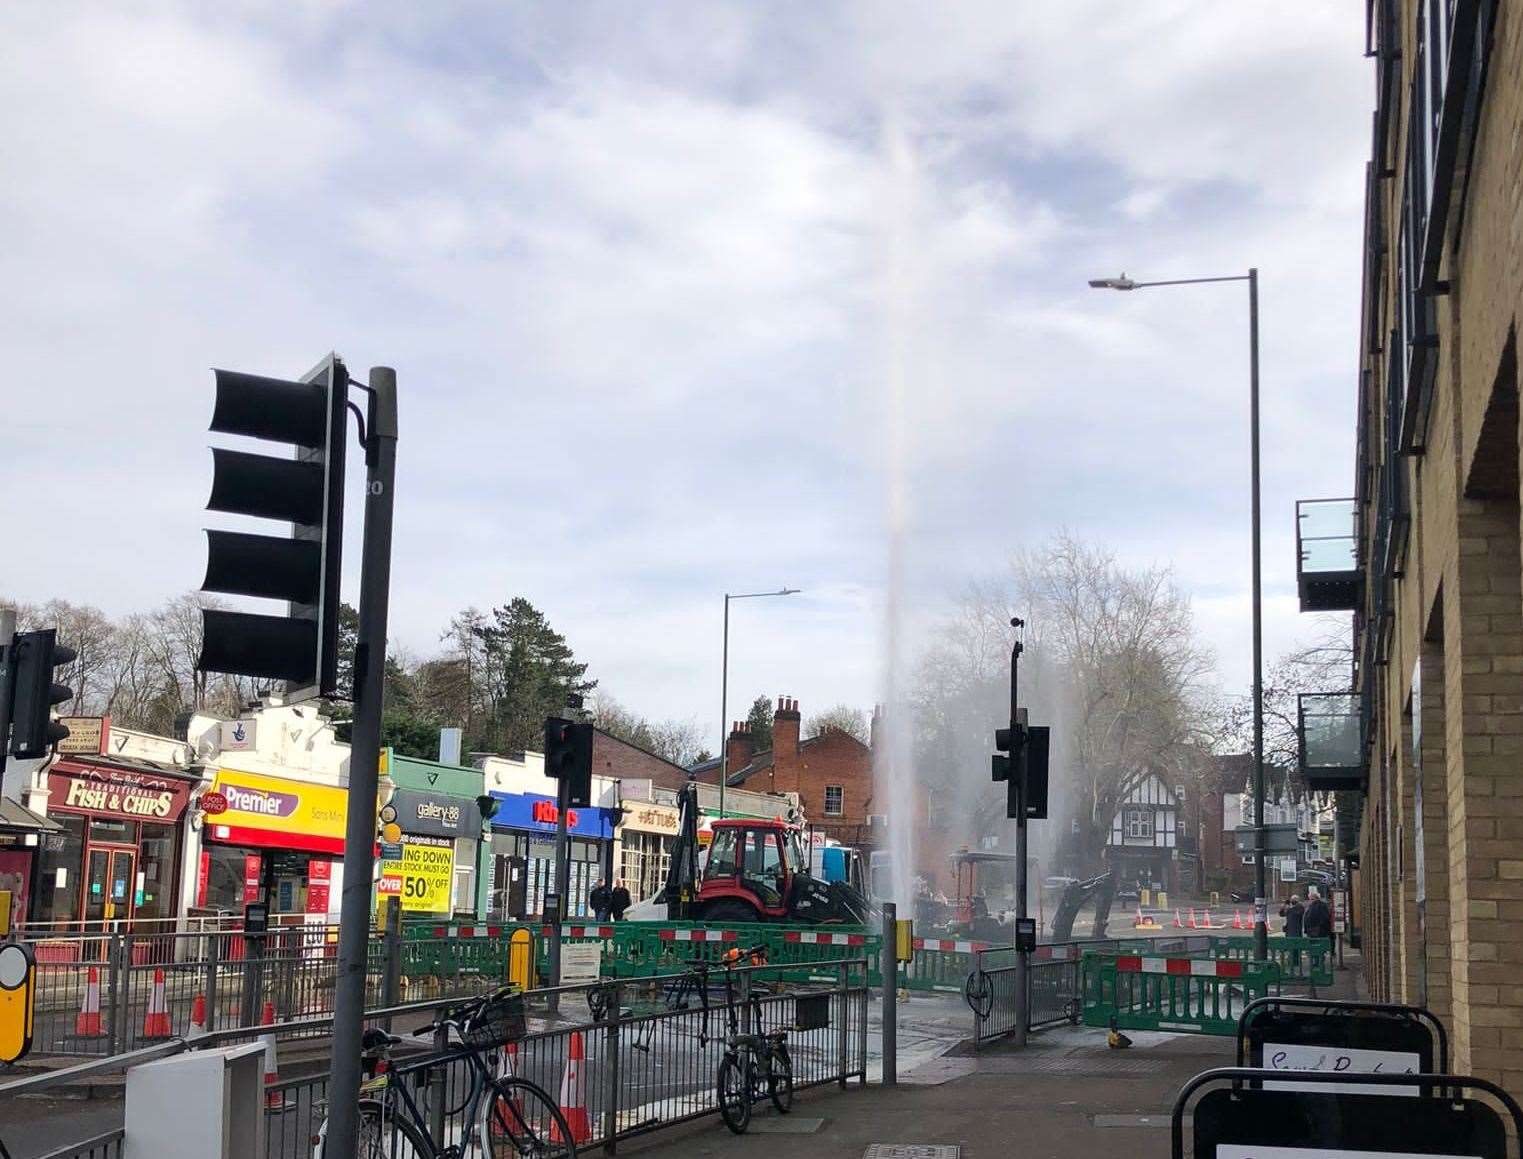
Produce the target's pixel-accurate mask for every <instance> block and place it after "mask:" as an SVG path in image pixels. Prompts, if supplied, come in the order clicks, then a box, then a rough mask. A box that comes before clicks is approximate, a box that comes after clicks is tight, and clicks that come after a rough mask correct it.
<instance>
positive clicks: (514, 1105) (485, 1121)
mask: <svg viewBox="0 0 1523 1159" xmlns="http://www.w3.org/2000/svg"><path fill="white" fill-rule="evenodd" d="M481 1141H482V1149H483V1151H484V1152H485V1153H486V1154H487V1155H489V1156H491V1159H510V1157H511V1156H517V1155H528V1156H533V1157H534V1159H576V1135H575V1133H574V1132H573V1131H572V1129H571V1126H570V1125H569V1124H568V1123H567V1122H566V1116H565V1115H563V1114H561V1110H560V1108H559V1107H557V1106H556V1105H555V1100H554V1099H552V1098H551V1097H550V1096H549V1095H548V1094H546V1093H545V1092H544V1091H543V1090H542V1089H540V1088H539V1087H537V1086H535V1085H534V1084H533V1083H531V1082H530V1081H529V1080H528V1079H520V1078H506V1079H497V1080H496V1081H495V1082H493V1083H492V1089H491V1093H490V1096H489V1097H488V1098H487V1100H486V1107H485V1109H484V1110H483V1111H482V1114H481Z"/></svg>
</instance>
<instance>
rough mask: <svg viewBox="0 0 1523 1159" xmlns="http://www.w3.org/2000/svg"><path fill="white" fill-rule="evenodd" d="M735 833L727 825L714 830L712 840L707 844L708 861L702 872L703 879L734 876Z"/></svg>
mask: <svg viewBox="0 0 1523 1159" xmlns="http://www.w3.org/2000/svg"><path fill="white" fill-rule="evenodd" d="M735 833H736V830H734V829H732V828H730V827H729V826H728V825H727V826H725V827H724V828H723V829H715V830H714V839H713V840H712V841H711V842H709V860H708V867H707V869H706V870H705V872H704V876H705V877H734V876H735Z"/></svg>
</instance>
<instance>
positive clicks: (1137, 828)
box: [1123, 809, 1153, 841]
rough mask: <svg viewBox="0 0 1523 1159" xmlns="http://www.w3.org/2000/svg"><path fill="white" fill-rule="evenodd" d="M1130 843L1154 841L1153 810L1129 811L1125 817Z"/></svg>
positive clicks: (1127, 836)
mask: <svg viewBox="0 0 1523 1159" xmlns="http://www.w3.org/2000/svg"><path fill="white" fill-rule="evenodd" d="M1123 821H1124V823H1125V826H1126V839H1127V840H1128V841H1151V840H1152V839H1153V811H1152V810H1151V809H1128V810H1127V811H1126V813H1125V815H1124V817H1123Z"/></svg>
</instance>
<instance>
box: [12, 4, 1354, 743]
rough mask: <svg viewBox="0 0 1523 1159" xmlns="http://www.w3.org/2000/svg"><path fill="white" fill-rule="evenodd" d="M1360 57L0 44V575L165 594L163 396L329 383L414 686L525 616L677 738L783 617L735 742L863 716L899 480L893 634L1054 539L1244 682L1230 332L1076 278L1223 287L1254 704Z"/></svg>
mask: <svg viewBox="0 0 1523 1159" xmlns="http://www.w3.org/2000/svg"><path fill="white" fill-rule="evenodd" d="M1361 36H1362V25H1361V24H1360V22H1359V20H1358V19H1357V16H1350V15H1349V14H1348V13H1346V12H1344V11H1342V10H1341V9H1338V8H1336V7H1334V6H1309V7H1308V6H1300V7H1298V8H1297V9H1296V10H1295V11H1291V10H1288V9H1286V10H1281V9H1277V8H1275V7H1273V6H1259V7H1251V6H1249V7H1245V6H1240V5H1218V4H1210V3H1205V2H1194V3H1186V2H1184V0H1171V2H1168V3H1161V4H1152V5H1147V6H1143V7H1141V8H1137V7H1133V8H1131V9H1125V8H1121V7H1118V6H1116V5H1113V4H1101V3H1099V2H1098V0H1086V2H1082V3H1080V2H1075V3H1070V4H1062V5H1033V6H1027V7H1026V8H1025V9H1023V11H1022V12H1021V13H1020V14H1019V16H1018V17H1017V16H1016V15H1015V14H1014V13H1013V12H1012V10H1011V9H1010V8H1009V6H1008V5H1005V4H995V3H969V4H958V5H933V4H929V3H925V4H920V3H915V4H900V5H892V6H884V5H879V4H866V3H850V2H842V3H836V4H825V5H817V6H812V7H811V8H810V9H808V10H807V11H804V10H800V9H783V8H772V7H766V6H757V5H750V4H741V3H729V4H726V3H711V4H682V5H665V4H655V5H647V6H640V7H639V8H638V9H636V8H632V7H631V6H628V5H623V4H616V3H589V4H586V5H577V6H562V5H551V4H540V5H533V4H531V5H520V6H513V7H511V8H506V9H505V8H502V7H500V6H497V5H483V4H475V3H451V4H445V3H441V4H435V5H427V6H412V5H396V4H392V5H384V4H383V5H354V4H338V3H332V4H330V3H317V2H313V3H305V4H300V5H282V6H279V7H277V8H268V7H265V6H262V5H241V4H240V5H227V6H217V7H216V8H210V9H209V8H205V7H204V6H196V5H179V4H170V3H164V4H156V5H152V6H150V7H147V8H144V9H142V10H140V11H137V10H135V11H134V14H132V15H131V16H128V15H126V14H124V13H123V12H122V11H121V10H120V9H118V8H117V7H116V6H110V5H104V4H100V5H78V6H69V7H67V8H62V9H57V8H51V9H46V10H43V9H37V8H30V9H29V8H26V7H24V6H23V7H16V8H12V9H9V10H7V11H6V12H4V13H3V14H0V100H4V102H5V105H6V107H7V108H9V109H11V110H13V115H12V116H11V117H9V118H7V119H6V120H5V122H4V123H3V124H0V150H3V152H4V155H5V157H6V159H7V171H8V174H9V175H10V179H9V180H8V181H7V182H6V183H4V185H3V186H0V212H3V213H4V214H5V216H6V218H7V221H8V223H9V224H10V226H11V228H10V229H9V230H8V235H9V236H10V237H11V238H12V239H13V244H11V245H9V246H8V247H7V249H6V250H5V251H4V252H0V285H4V286H5V287H6V291H5V301H4V305H5V307H6V309H5V311H4V312H3V314H0V348H4V349H5V350H6V351H7V358H6V367H5V370H6V376H7V381H8V382H9V383H11V384H13V385H12V387H10V388H9V389H8V391H7V396H8V397H7V408H6V412H5V413H6V421H7V433H8V435H10V436H11V437H10V439H9V443H10V445H11V446H12V447H13V456H12V457H11V458H10V459H8V460H7V461H6V463H5V464H4V465H3V466H0V493H3V494H6V495H7V496H11V497H12V501H11V502H10V503H8V504H7V505H6V507H5V509H4V512H3V521H4V522H3V531H4V532H5V539H6V540H7V541H8V542H23V543H32V542H38V541H39V540H40V541H42V542H48V543H51V544H53V545H54V546H53V548H52V549H51V550H43V551H28V552H22V553H8V557H7V564H6V574H5V575H4V576H3V577H0V578H3V584H4V586H5V587H6V588H7V589H9V590H15V591H16V592H18V594H21V595H23V596H25V597H27V598H32V599H43V598H47V597H49V596H52V595H55V594H56V595H60V596H64V597H67V598H70V599H75V600H84V601H89V602H95V603H98V604H101V605H103V606H105V607H107V608H108V609H109V610H112V611H116V612H122V611H127V610H131V609H133V608H139V607H144V606H148V605H151V604H153V603H155V602H157V601H159V600H160V599H162V598H163V597H165V596H167V595H169V594H171V593H174V592H176V591H179V590H183V589H186V588H189V587H192V586H194V585H195V583H196V582H197V581H198V580H199V578H200V575H201V570H202V566H203V557H202V551H203V545H202V544H203V541H202V538H201V535H200V530H199V529H200V528H201V527H202V526H204V525H205V524H206V523H207V522H208V518H207V516H206V515H205V514H204V513H203V512H202V511H201V507H202V505H203V503H204V499H205V495H206V492H207V481H208V476H209V470H208V457H207V455H206V451H205V447H206V445H207V443H208V442H210V441H211V440H210V438H209V436H208V435H207V434H206V432H205V429H204V427H205V420H206V417H207V415H208V414H209V410H210V405H209V404H210V376H209V375H208V374H207V369H208V368H209V367H211V366H213V365H218V366H234V367H238V368H243V369H249V370H254V371H259V372H264V373H273V374H280V373H297V372H299V371H300V370H302V369H304V368H305V367H307V366H308V365H310V364H311V363H312V362H313V361H314V360H315V359H316V358H317V357H318V356H319V355H320V354H321V353H322V352H323V351H326V350H328V349H338V350H340V351H341V352H343V353H344V354H345V355H346V356H347V357H348V358H349V359H350V362H351V367H352V368H354V369H356V370H357V371H359V372H361V373H362V372H363V368H364V367H365V366H367V365H370V364H372V363H386V364H389V365H394V366H396V367H397V369H398V372H399V376H400V382H401V389H402V400H401V406H402V422H403V429H402V439H401V443H400V445H399V482H398V512H397V531H396V561H395V567H394V585H393V592H394V594H393V601H392V616H393V625H394V629H395V633H396V635H397V636H398V638H399V639H400V640H401V641H402V642H403V643H405V644H406V645H407V646H408V647H409V648H411V649H413V650H414V651H418V652H427V651H428V650H429V649H430V648H431V647H432V646H433V644H434V640H435V638H436V636H437V633H438V631H439V629H440V628H441V627H442V625H443V624H444V622H445V621H446V620H447V619H448V617H449V615H450V614H451V613H452V612H453V611H454V610H456V609H458V608H460V607H462V606H464V605H466V604H477V605H480V606H486V605H490V604H492V603H496V602H501V601H503V600H505V599H507V598H508V597H510V596H511V595H514V594H519V593H522V594H525V595H527V596H529V597H530V598H531V599H533V600H535V601H536V602H537V603H539V604H540V605H541V606H542V607H544V608H545V610H546V611H547V613H548V614H549V615H550V617H551V620H552V622H553V623H555V624H556V625H557V627H559V628H560V629H561V630H563V631H565V632H566V633H567V634H568V636H569V637H570V638H571V641H572V643H573V645H574V646H575V647H576V648H577V650H578V651H579V652H581V653H583V654H585V655H586V656H587V657H588V658H589V659H591V660H592V661H593V663H594V669H595V674H596V675H599V676H600V677H601V678H602V679H603V680H604V682H605V684H606V685H607V686H608V687H609V688H610V690H611V691H613V692H614V693H615V694H616V695H618V697H619V698H620V700H621V701H623V702H625V703H627V704H629V705H630V706H631V707H634V708H636V709H638V710H639V711H642V712H646V713H649V714H651V715H655V716H663V717H664V716H677V717H686V716H694V715H696V716H699V717H700V718H703V719H706V718H707V717H708V716H709V715H713V714H714V713H715V712H716V711H717V705H716V704H713V703H711V702H712V701H713V700H714V687H715V686H716V685H717V683H718V671H717V670H718V643H717V639H716V636H717V633H718V608H719V606H720V598H721V596H722V593H723V592H724V591H725V590H726V589H727V588H728V589H730V590H738V589H742V588H753V587H763V588H765V587H770V586H773V585H777V584H782V583H789V584H792V585H794V586H799V587H804V588H805V589H806V595H805V596H803V597H795V598H793V599H791V600H789V601H778V604H779V606H776V607H773V606H767V607H765V609H763V608H761V607H758V608H757V609H755V615H754V616H751V615H750V614H749V613H748V616H747V621H748V622H747V623H746V625H745V626H744V633H743V635H742V634H738V635H737V640H736V649H735V652H734V657H733V660H734V670H733V671H732V687H733V688H735V689H737V690H739V691H737V692H736V694H735V699H736V700H737V701H738V700H739V699H740V698H741V697H742V694H743V693H744V695H745V698H746V699H749V697H750V696H754V695H755V693H756V692H759V691H767V692H769V693H771V694H774V695H776V694H777V693H779V692H783V691H786V692H788V693H789V694H792V695H797V696H798V697H799V698H800V699H801V701H803V702H804V704H805V706H806V711H807V709H808V705H810V704H816V705H822V704H830V703H835V702H838V701H841V700H846V701H850V702H854V703H859V704H865V703H868V702H870V701H871V700H872V699H874V698H875V696H877V695H878V694H879V692H880V690H881V670H882V669H881V640H882V636H883V633H882V614H883V606H884V584H885V579H886V574H887V566H888V545H887V539H886V536H887V502H886V494H887V486H888V480H889V478H890V477H892V476H893V473H894V472H895V471H896V470H897V471H900V472H902V475H901V476H900V477H901V478H902V479H903V482H904V485H905V489H906V501H907V517H908V533H909V541H908V554H907V573H906V578H907V585H908V591H907V593H906V598H907V599H908V601H909V605H910V615H911V616H912V618H914V620H915V622H916V623H922V622H924V621H925V620H926V619H927V618H929V617H932V616H934V613H935V609H936V608H937V607H938V606H940V603H941V601H942V600H944V599H945V597H946V596H947V595H949V594H951V593H953V592H955V591H956V589H957V588H958V587H959V586H960V584H961V581H962V579H963V578H964V577H966V576H968V575H971V574H979V573H985V572H989V571H992V570H996V569H997V568H998V567H999V566H1000V564H1001V562H1002V561H1003V560H1004V559H1005V558H1006V557H1007V556H1008V554H1009V553H1010V552H1011V551H1012V550H1013V549H1015V548H1016V547H1018V546H1020V545H1022V544H1029V543H1032V542H1035V541H1037V540H1039V539H1041V538H1042V537H1044V536H1045V535H1046V534H1048V533H1050V531H1051V530H1053V529H1055V528H1057V527H1060V526H1066V527H1069V528H1072V529H1074V530H1075V531H1078V532H1079V533H1081V534H1089V535H1091V536H1093V537H1094V538H1096V539H1100V540H1103V541H1107V542H1110V543H1113V544H1115V545H1116V546H1117V548H1118V549H1119V550H1121V551H1122V552H1123V554H1124V555H1125V556H1126V557H1127V558H1130V559H1135V560H1137V561H1139V562H1155V561H1171V560H1172V561H1174V562H1175V563H1176V565H1177V568H1178V571H1179V574H1180V576H1181V578H1182V580H1183V581H1184V582H1185V583H1186V584H1187V585H1188V586H1190V587H1191V588H1192V589H1193V590H1195V591H1197V592H1198V593H1199V594H1200V601H1201V602H1200V607H1201V616H1200V619H1201V622H1202V625H1203V629H1204V631H1205V634H1206V635H1207V637H1208V638H1209V639H1210V641H1211V642H1212V643H1213V645H1215V646H1216V649H1217V651H1218V653H1219V655H1220V656H1221V658H1222V674H1223V679H1224V680H1226V681H1228V682H1229V683H1232V684H1234V685H1241V684H1242V683H1243V682H1244V680H1245V679H1246V660H1245V658H1244V656H1243V653H1242V651H1241V649H1239V648H1237V646H1236V641H1237V640H1238V638H1239V636H1240V634H1241V633H1240V632H1239V627H1240V623H1241V622H1242V621H1244V620H1245V618H1246V592H1247V585H1246V573H1245V570H1244V569H1243V568H1241V567H1238V566H1237V565H1236V562H1235V560H1236V554H1234V553H1238V552H1239V551H1240V549H1244V550H1245V548H1244V547H1243V545H1244V544H1245V542H1246V539H1245V533H1244V526H1245V520H1246V507H1245V504H1246V468H1245V466H1244V462H1243V449H1244V445H1245V438H1246V435H1245V424H1246V411H1245V407H1246V397H1245V394H1246V356H1245V336H1246V335H1245V327H1246V322H1245V304H1244V300H1243V294H1242V293H1241V289H1240V287H1235V286H1225V287H1213V288H1201V289H1199V290H1185V289H1181V290H1178V291H1169V292H1163V291H1159V292H1156V293H1154V292H1144V293H1139V294H1134V295H1125V296H1123V295H1116V294H1107V295H1100V294H1096V293H1093V292H1092V291H1089V290H1088V289H1087V288H1086V287H1085V286H1084V279H1085V278H1087V277H1090V276H1094V275H1095V274H1097V273H1112V272H1116V271H1118V270H1120V269H1123V268H1124V269H1126V270H1127V271H1128V272H1129V273H1132V274H1134V275H1135V276H1138V277H1146V276H1152V277H1168V276H1192V275H1194V276H1198V275H1201V274H1215V273H1224V272H1233V271H1238V270H1242V269H1245V268H1246V267H1247V266H1248V265H1249V264H1252V263H1259V264H1261V265H1262V267H1263V286H1264V301H1263V305H1264V366H1265V397H1264V418H1265V467H1266V471H1265V486H1266V519H1267V522H1266V540H1265V553H1266V554H1265V558H1266V565H1267V571H1266V585H1267V590H1268V591H1269V593H1270V595H1271V597H1272V598H1273V600H1274V601H1275V602H1274V603H1273V605H1272V606H1273V608H1274V609H1275V612H1274V616H1273V617H1272V621H1271V628H1270V636H1269V641H1270V642H1269V650H1270V654H1271V655H1273V653H1274V650H1275V649H1276V648H1278V647H1280V646H1282V645H1284V644H1286V643H1288V642H1289V641H1290V639H1291V638H1292V637H1293V635H1294V634H1295V632H1296V631H1297V630H1298V628H1297V626H1296V624H1295V622H1294V619H1293V617H1291V616H1290V615H1288V614H1285V615H1282V614H1281V613H1282V612H1283V610H1284V605H1285V602H1286V600H1287V599H1288V598H1289V595H1290V594H1291V593H1293V590H1294V588H1293V583H1294V581H1293V565H1294V559H1293V548H1292V546H1291V541H1290V538H1289V534H1290V522H1289V520H1290V501H1291V500H1292V499H1293V498H1296V497H1300V496H1302V495H1314V494H1321V493H1337V492H1339V491H1344V490H1347V488H1348V486H1349V477H1350V471H1349V467H1350V463H1351V454H1350V451H1351V448H1350V445H1349V444H1350V441H1351V438H1350V436H1351V422H1350V419H1351V412H1352V395H1353V385H1354V383H1353V378H1352V365H1351V361H1350V359H1349V351H1350V350H1352V349H1353V335H1354V332H1355V329H1356V327H1357V308H1358V246H1359V201H1360V196H1361V189H1362V150H1363V148H1364V140H1365V137H1367V132H1368V123H1367V110H1368V95H1367V87H1366V86H1367V85H1368V83H1369V78H1368V66H1367V64H1366V63H1365V62H1364V61H1362V60H1361V59H1360V56H1359V51H1360V47H1361V45H1360V38H1361ZM894 140H898V141H900V143H901V144H900V147H899V152H898V154H897V155H896V153H895V150H894V149H893V148H891V147H890V143H891V142H893V141H894ZM895 255H897V257H896V256H895ZM896 262H898V263H899V264H898V265H897V266H896V264H895V263H896ZM896 270H897V273H896ZM900 275H903V277H900ZM895 375H898V376H899V378H898V379H897V381H900V382H901V383H902V384H903V388H904V398H903V412H902V415H901V416H900V417H901V420H902V424H903V425H902V428H901V429H902V433H903V435H904V438H903V439H902V440H901V443H902V445H901V447H900V461H898V462H897V463H896V462H895V461H893V459H892V458H891V455H890V449H891V447H892V445H893V441H892V438H891V435H892V432H893V429H894V427H893V411H892V406H891V402H892V397H893V396H892V393H891V391H890V384H891V382H893V381H896V379H895ZM356 458H357V457H356ZM355 469H356V471H358V467H357V466H356V468H355ZM356 509H357V504H351V518H350V521H349V526H348V535H349V539H350V544H351V545H352V547H351V550H350V552H349V553H348V564H347V567H346V571H347V572H348V577H347V582H348V583H349V584H350V590H351V591H352V590H353V584H354V582H355V578H356V577H355V565H356V564H357V561H358V554H359V553H358V543H359V534H360V527H359V523H358V520H357V518H356V517H355V516H356ZM62 526H67V527H68V528H69V529H70V532H69V542H68V543H64V542H62V541H61V539H60V537H59V536H58V530H57V529H58V528H59V527H62ZM80 543H85V544H88V552H87V553H86V555H85V556H83V557H82V556H81V554H80V552H79V549H78V546H77V545H78V544H80ZM1224 560H1226V561H1228V562H1230V563H1231V566H1226V564H1224V562H1223V561H1224ZM784 604H786V606H781V605H784Z"/></svg>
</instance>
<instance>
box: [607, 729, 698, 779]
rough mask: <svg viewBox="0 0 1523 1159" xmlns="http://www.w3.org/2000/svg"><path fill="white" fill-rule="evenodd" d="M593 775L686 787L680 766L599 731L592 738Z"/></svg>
mask: <svg viewBox="0 0 1523 1159" xmlns="http://www.w3.org/2000/svg"><path fill="white" fill-rule="evenodd" d="M592 771H593V772H594V773H596V774H598V775H599V776H603V777H628V778H630V779H646V780H650V781H653V782H655V783H656V784H658V785H661V786H662V787H664V788H667V789H680V788H681V787H682V786H683V785H684V784H686V783H687V770H686V769H684V768H683V767H682V766H681V765H676V764H673V763H672V762H671V761H669V760H666V759H665V758H664V757H658V756H657V755H656V754H655V753H650V752H646V751H645V750H644V749H642V748H638V747H636V746H635V745H632V744H630V743H629V742H628V741H622V740H620V739H619V738H618V737H614V736H609V735H608V734H607V733H606V732H603V731H601V730H599V731H595V732H594V733H593V734H592Z"/></svg>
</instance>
